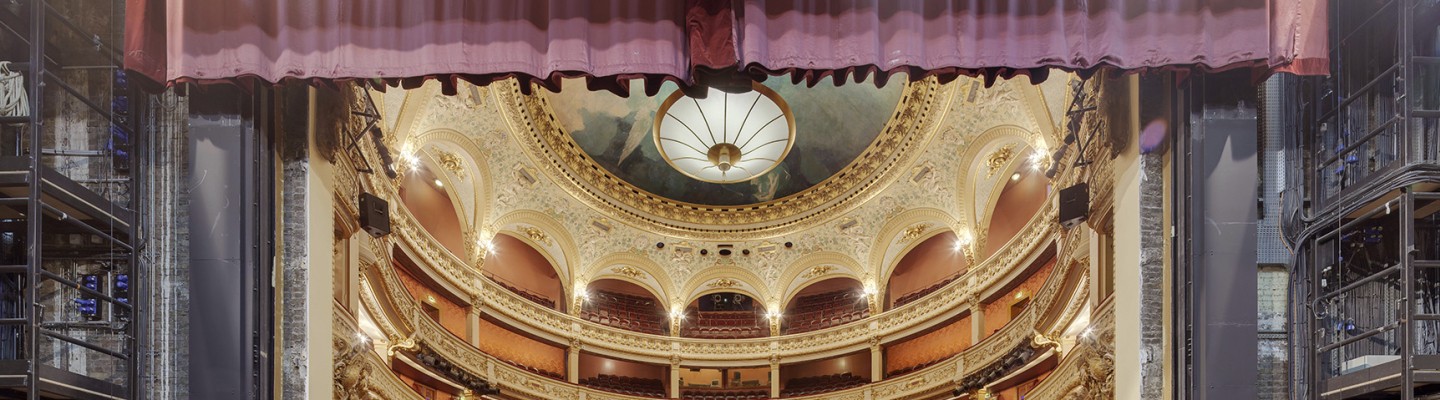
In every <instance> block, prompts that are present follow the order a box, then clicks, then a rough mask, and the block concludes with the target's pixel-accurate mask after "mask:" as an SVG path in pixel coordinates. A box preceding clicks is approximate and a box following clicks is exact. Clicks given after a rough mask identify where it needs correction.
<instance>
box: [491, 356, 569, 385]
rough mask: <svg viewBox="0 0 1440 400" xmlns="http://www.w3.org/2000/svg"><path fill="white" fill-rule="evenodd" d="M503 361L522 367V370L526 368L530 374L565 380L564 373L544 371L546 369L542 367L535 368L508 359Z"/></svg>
mask: <svg viewBox="0 0 1440 400" xmlns="http://www.w3.org/2000/svg"><path fill="white" fill-rule="evenodd" d="M505 362H506V363H508V364H510V365H512V366H515V368H519V369H523V370H526V371H530V373H532V374H536V375H540V376H543V377H546V378H550V379H555V380H562V381H563V380H565V374H562V373H559V372H555V371H546V370H543V369H539V368H535V367H532V366H529V365H525V364H521V363H517V362H514V361H510V360H505Z"/></svg>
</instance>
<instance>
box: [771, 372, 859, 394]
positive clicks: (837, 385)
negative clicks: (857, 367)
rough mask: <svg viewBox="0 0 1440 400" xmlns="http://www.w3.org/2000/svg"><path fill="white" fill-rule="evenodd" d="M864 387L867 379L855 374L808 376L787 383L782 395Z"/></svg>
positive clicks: (781, 392)
mask: <svg viewBox="0 0 1440 400" xmlns="http://www.w3.org/2000/svg"><path fill="white" fill-rule="evenodd" d="M863 385H865V378H861V377H859V376H855V374H851V373H849V372H846V373H843V374H832V375H822V376H807V377H804V378H794V379H790V380H787V381H785V388H784V389H781V390H780V395H781V396H783V397H790V396H807V395H812V394H817V393H826V392H833V391H836V390H845V389H849V388H853V387H859V386H863Z"/></svg>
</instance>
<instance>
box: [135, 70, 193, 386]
mask: <svg viewBox="0 0 1440 400" xmlns="http://www.w3.org/2000/svg"><path fill="white" fill-rule="evenodd" d="M151 110H152V112H151V114H152V115H153V118H152V120H151V121H150V129H149V130H148V131H147V134H148V135H149V136H148V137H149V138H150V139H149V143H148V144H149V149H148V150H147V152H146V153H147V154H148V157H147V158H146V159H145V165H144V166H143V167H142V168H146V169H148V172H147V175H146V176H147V178H146V180H145V181H144V182H143V185H144V187H143V188H142V190H143V191H144V193H148V195H147V196H144V197H142V202H143V204H141V206H142V207H143V209H144V210H147V211H148V212H147V213H143V214H141V215H140V224H141V227H142V229H144V230H145V231H146V232H147V237H148V239H149V240H148V241H147V242H146V246H145V247H144V248H143V249H141V251H142V252H141V254H140V260H141V262H142V264H143V265H145V266H146V267H147V268H149V271H150V275H149V280H148V281H147V282H146V284H147V285H148V287H149V288H150V298H149V305H150V314H149V320H147V321H145V322H146V324H147V326H146V327H144V328H143V329H146V330H147V333H146V336H145V338H146V339H147V341H146V343H145V344H146V347H145V348H146V349H147V350H148V352H147V353H146V354H142V355H141V356H140V357H141V362H142V363H143V364H144V365H145V367H144V369H143V370H142V371H144V376H141V382H143V384H144V385H145V387H146V388H147V389H146V390H145V392H146V396H147V397H148V398H150V399H154V400H172V399H188V398H190V396H189V390H188V388H189V379H188V376H189V373H188V371H189V370H190V357H189V351H190V344H189V340H188V339H189V337H190V333H189V324H188V323H187V322H188V321H189V320H190V315H189V311H190V308H189V307H188V306H187V304H189V302H190V300H189V297H190V289H189V284H188V282H189V281H190V275H189V259H190V255H189V250H190V246H189V242H190V239H189V237H190V227H189V226H188V224H186V223H185V221H188V220H189V216H188V215H187V214H188V212H189V198H190V196H189V190H188V188H189V185H188V182H189V179H190V176H189V173H188V170H187V168H186V166H187V165H189V160H187V157H186V155H187V154H189V150H188V148H187V143H188V141H189V139H188V138H189V133H188V132H189V129H188V124H186V121H187V119H186V116H187V115H189V113H190V111H189V101H188V100H187V99H186V98H184V97H180V96H177V95H175V94H174V93H173V92H166V93H165V94H163V95H161V96H159V97H157V98H156V102H155V103H154V104H153V105H152V106H151Z"/></svg>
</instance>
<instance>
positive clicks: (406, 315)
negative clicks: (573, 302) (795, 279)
mask: <svg viewBox="0 0 1440 400" xmlns="http://www.w3.org/2000/svg"><path fill="white" fill-rule="evenodd" d="M372 271H374V272H377V273H376V275H379V278H380V281H382V282H379V285H380V288H377V286H374V285H376V283H372V285H370V286H369V288H372V291H379V289H383V292H384V294H389V295H390V299H389V301H390V304H392V305H393V308H395V309H396V311H397V312H399V315H400V318H402V319H405V321H406V322H409V325H410V327H415V329H416V331H425V327H431V328H432V329H433V331H435V334H433V335H429V338H431V340H436V341H449V342H452V344H454V345H452V347H451V348H452V350H455V351H464V350H467V348H468V350H472V351H475V353H478V348H474V347H472V345H469V344H468V342H465V341H464V340H461V338H458V337H455V335H452V334H449V331H446V329H445V328H444V327H439V324H438V322H435V321H432V319H429V318H420V317H419V315H420V314H419V312H418V309H419V305H418V304H416V302H418V301H416V299H413V298H409V296H406V294H405V292H403V286H400V282H399V278H396V276H395V272H393V271H389V269H384V268H373V269H372ZM1084 276H1086V272H1084V271H1079V269H1077V268H1076V266H1073V265H1063V266H1058V265H1057V268H1056V271H1054V272H1053V273H1051V276H1048V278H1047V282H1045V285H1044V286H1043V288H1041V289H1040V291H1038V294H1037V295H1035V299H1034V304H1035V305H1037V306H1031V308H1027V309H1025V311H1022V314H1021V317H1018V318H1015V319H1014V321H1012V322H1009V324H1007V325H1005V328H1002V329H1001V332H996V334H995V335H991V337H989V338H986V340H985V341H981V342H979V344H976V345H972V347H971V350H966V351H965V353H962V354H972V353H973V355H968V357H966V363H965V365H984V364H988V363H989V361H994V360H989V358H992V357H996V355H995V354H984V353H1004V351H996V350H995V348H999V347H1007V345H1009V347H1012V345H1014V344H1017V342H1021V341H1022V340H1027V338H1030V332H1032V331H1034V329H1035V324H1037V322H1040V321H1041V319H1040V315H1041V314H1043V312H1050V311H1051V308H1054V305H1056V304H1057V302H1056V299H1057V298H1058V294H1060V291H1061V289H1064V288H1068V286H1070V285H1067V282H1070V281H1073V279H1071V278H1074V279H1076V281H1077V282H1076V285H1080V283H1083V281H1084V279H1086V278H1084ZM487 292H491V291H488V289H487ZM1074 292H1080V291H1074ZM1074 296H1076V295H1071V298H1074ZM1081 298H1083V296H1081ZM513 301H516V302H524V304H528V301H524V299H513ZM1071 301H1074V299H1071ZM563 317H564V321H570V322H577V321H580V322H582V325H585V324H588V325H595V327H602V325H599V324H593V322H589V321H582V319H577V318H573V317H569V315H563ZM932 321H933V319H932ZM1015 321H1020V322H1015ZM935 322H940V321H935ZM1021 325H1024V327H1022V328H1024V329H1021V328H1017V327H1021ZM570 328H576V327H570ZM441 332H444V334H441ZM586 332H590V331H586V329H583V328H582V329H580V332H575V331H564V332H560V334H559V335H554V337H564V338H569V340H570V341H573V342H572V344H577V345H582V347H592V345H602V347H603V345H605V342H598V341H593V337H589V335H586ZM1017 332H1018V334H1017ZM873 334H874V332H870V331H868V327H865V334H860V337H861V338H865V337H871V335H873ZM847 335H855V334H847ZM647 337H654V338H657V340H655V341H652V342H641V344H638V347H644V348H647V350H652V351H651V354H636V355H639V357H635V358H636V360H638V358H654V360H651V361H655V363H661V361H668V360H670V357H671V355H681V358H684V360H687V361H704V360H717V358H719V360H730V361H747V363H750V364H768V363H769V361H768V355H769V354H778V355H780V357H782V358H785V360H788V361H793V358H795V357H796V355H804V354H802V353H801V351H786V347H792V345H796V344H799V345H819V344H818V342H815V341H792V342H786V345H780V347H779V350H780V351H779V353H776V351H775V350H773V348H772V345H778V344H776V342H775V341H773V340H733V341H724V342H721V344H720V345H721V347H724V348H740V350H742V351H746V353H743V354H734V355H739V357H729V358H726V357H717V355H721V354H687V350H688V353H694V348H687V345H685V344H681V345H678V348H680V351H675V350H674V348H677V347H675V345H674V344H675V342H680V341H696V342H714V341H713V340H687V338H662V337H658V335H647ZM1002 338H1004V340H1002ZM671 340H674V341H671ZM753 344H757V345H753ZM860 345H861V347H863V345H868V344H867V342H860ZM752 347H755V348H752ZM976 348H981V350H976ZM1007 348H1008V347H1007ZM615 350H621V351H626V348H615ZM634 350H635V348H629V351H634ZM801 350H802V351H804V348H801ZM844 350H847V351H848V348H844ZM645 355H649V357H645ZM707 355H708V357H707Z"/></svg>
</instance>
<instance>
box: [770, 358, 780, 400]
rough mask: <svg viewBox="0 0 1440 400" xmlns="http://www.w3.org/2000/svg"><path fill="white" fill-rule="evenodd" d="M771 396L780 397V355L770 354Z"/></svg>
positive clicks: (773, 397)
mask: <svg viewBox="0 0 1440 400" xmlns="http://www.w3.org/2000/svg"><path fill="white" fill-rule="evenodd" d="M770 398H772V399H778V398H780V355H779V354H771V355H770Z"/></svg>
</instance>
